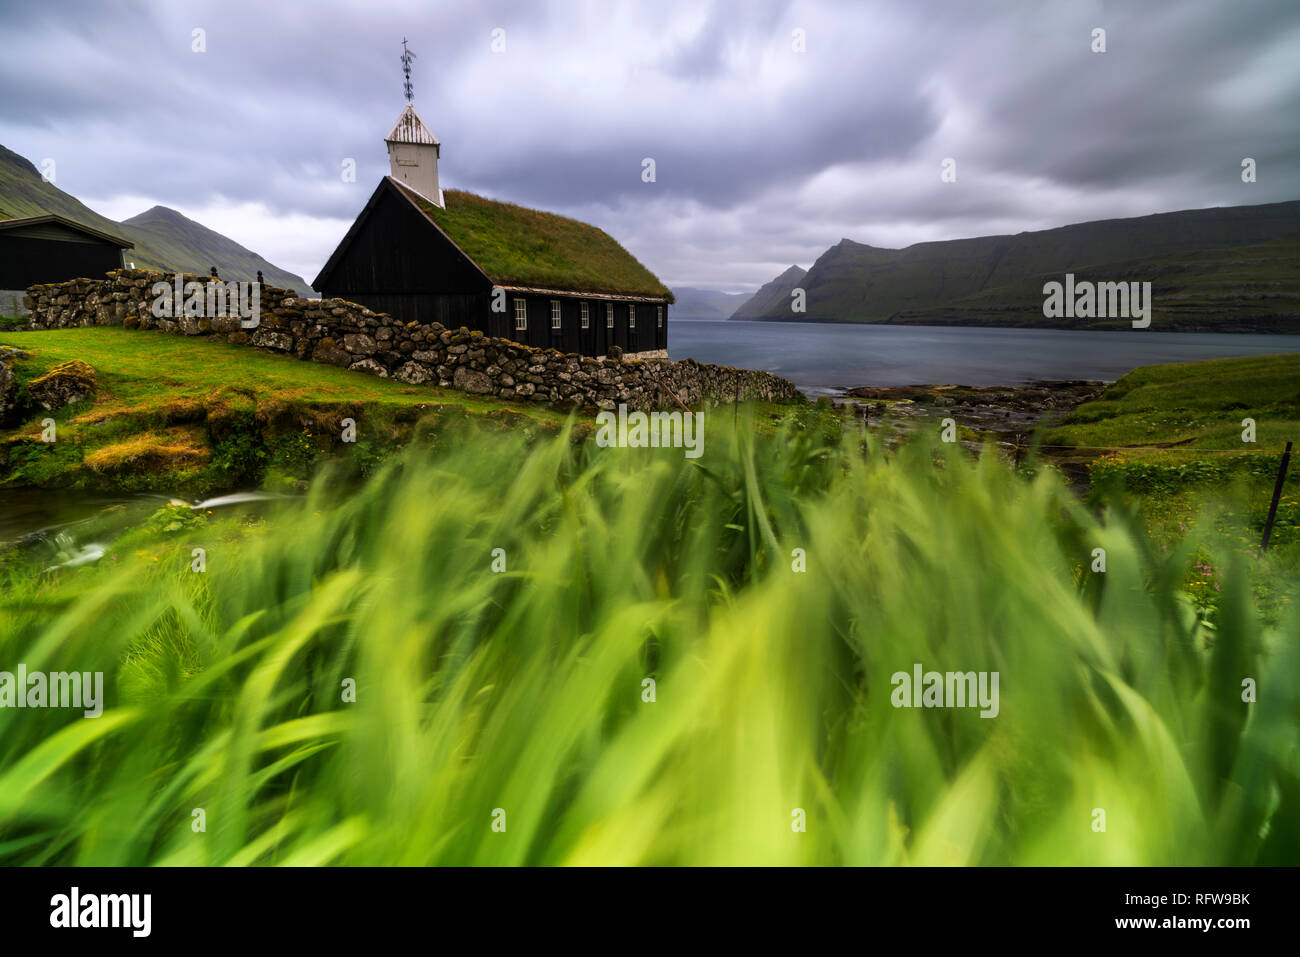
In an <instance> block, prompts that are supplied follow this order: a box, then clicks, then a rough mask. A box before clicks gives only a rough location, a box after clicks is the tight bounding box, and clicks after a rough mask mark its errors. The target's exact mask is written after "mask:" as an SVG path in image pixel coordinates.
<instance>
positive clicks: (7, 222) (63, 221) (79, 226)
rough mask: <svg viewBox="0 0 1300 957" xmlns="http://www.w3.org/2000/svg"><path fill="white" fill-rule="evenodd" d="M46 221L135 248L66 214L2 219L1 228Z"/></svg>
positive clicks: (114, 243)
mask: <svg viewBox="0 0 1300 957" xmlns="http://www.w3.org/2000/svg"><path fill="white" fill-rule="evenodd" d="M44 223H56V224H58V225H60V226H65V227H67V228H68V229H74V230H76V231H77V232H79V233H85V234H86V235H87V236H94V237H95V238H97V239H102V240H104V242H106V243H111V244H112V245H114V246H118V247H120V248H122V249H134V248H135V243H133V242H131V240H129V239H123V238H122V237H121V236H114V235H113V234H112V233H106V232H103V231H101V230H98V229H92V228H91V227H89V226H87V225H85V224H84V223H79V222H77V221H76V220H75V219H68V218H67V217H66V216H59V215H57V214H55V213H47V214H45V215H43V216H27V217H25V218H23V219H0V230H4V229H21V228H23V227H26V226H39V225H42V224H44Z"/></svg>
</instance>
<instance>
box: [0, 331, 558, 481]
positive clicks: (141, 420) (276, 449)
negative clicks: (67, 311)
mask: <svg viewBox="0 0 1300 957" xmlns="http://www.w3.org/2000/svg"><path fill="white" fill-rule="evenodd" d="M0 344H4V345H10V346H16V347H18V348H21V349H24V350H26V351H27V352H28V353H29V354H30V355H29V357H28V358H26V359H23V360H20V361H19V362H18V364H17V371H18V373H19V376H20V378H22V379H25V380H30V379H32V378H35V377H36V376H38V375H40V374H42V373H44V372H46V371H48V370H49V369H51V368H53V367H54V366H55V365H58V364H59V363H61V362H65V361H68V360H70V359H81V360H83V361H85V362H87V363H89V364H90V365H91V366H92V367H94V369H95V370H96V373H97V377H98V383H99V391H98V393H97V395H96V396H95V398H94V399H93V400H92V401H90V402H87V403H81V404H79V405H77V406H74V407H69V408H67V409H63V410H60V411H59V412H57V413H55V414H54V416H53V417H54V418H55V420H56V422H57V425H58V441H57V442H55V443H53V444H47V443H43V442H41V441H40V430H41V426H40V420H41V419H42V418H44V416H43V415H33V416H31V417H30V418H29V419H28V420H27V421H26V422H24V423H22V424H20V425H19V426H18V427H16V428H13V429H10V430H8V431H0V483H4V482H15V483H18V484H25V485H73V486H81V487H108V488H114V489H160V490H167V491H177V490H180V489H189V490H193V491H199V492H202V491H209V490H212V489H217V488H224V487H234V486H236V485H248V484H250V483H257V482H260V481H262V479H263V478H265V477H266V473H267V472H268V470H272V471H274V472H275V473H276V474H277V475H280V476H282V477H288V478H296V479H302V478H306V477H308V476H309V475H310V474H311V473H312V472H313V471H314V469H315V468H316V466H317V465H318V464H319V460H320V459H321V458H322V457H324V456H327V455H345V456H347V457H356V456H361V457H375V456H380V455H382V454H386V453H387V452H388V451H390V450H391V449H393V448H396V447H397V446H400V445H402V444H404V443H405V442H406V441H408V440H409V439H410V437H411V435H413V434H414V433H415V431H416V430H417V428H423V427H436V426H437V425H438V424H439V423H441V422H445V421H448V420H450V419H469V420H472V421H475V422H477V423H479V424H480V425H481V426H482V427H485V428H489V429H491V430H494V431H499V430H501V429H514V428H523V429H525V430H526V431H537V430H543V431H549V432H554V431H556V430H558V429H559V428H560V427H561V425H562V423H563V422H564V420H565V415H564V414H563V413H561V412H558V411H556V410H554V409H549V408H545V407H541V406H538V405H531V404H523V403H513V402H505V401H502V400H497V399H485V398H479V397H474V396H469V395H466V394H465V393H462V392H456V391H453V390H449V389H437V388H433V387H429V386H412V385H407V384H405V383H402V382H396V381H393V380H390V379H380V378H378V377H375V376H369V375H363V374H360V373H357V372H349V371H348V370H346V369H340V368H337V367H335V366H328V365H321V364H318V363H314V362H303V361H302V360H300V359H295V358H292V357H289V356H283V355H276V354H272V353H266V352H259V351H257V350H254V349H250V348H248V347H246V346H234V345H226V344H224V343H214V342H208V341H206V340H203V339H198V338H191V337H182V336H172V335H165V334H161V333H150V332H139V331H134V330H128V329H121V328H117V327H94V328H86V329H61V330H50V331H44V332H19V333H5V334H0ZM343 418H351V419H353V420H354V421H355V422H356V426H357V432H358V440H357V442H356V443H352V444H344V443H342V441H341V435H342V431H341V426H340V423H341V421H342V419H343Z"/></svg>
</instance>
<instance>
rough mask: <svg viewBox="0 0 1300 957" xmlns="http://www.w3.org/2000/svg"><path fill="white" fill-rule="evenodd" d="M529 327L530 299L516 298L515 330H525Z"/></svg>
mask: <svg viewBox="0 0 1300 957" xmlns="http://www.w3.org/2000/svg"><path fill="white" fill-rule="evenodd" d="M527 329H528V300H527V299H516V300H515V332H524V331H525V330H527Z"/></svg>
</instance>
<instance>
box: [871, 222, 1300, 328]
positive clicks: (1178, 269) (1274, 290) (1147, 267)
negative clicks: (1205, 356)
mask: <svg viewBox="0 0 1300 957" xmlns="http://www.w3.org/2000/svg"><path fill="white" fill-rule="evenodd" d="M1073 272H1074V278H1075V283H1076V284H1077V283H1080V282H1094V283H1096V282H1127V283H1133V282H1149V283H1151V299H1152V301H1153V308H1152V325H1151V328H1152V329H1161V330H1164V331H1166V332H1225V331H1231V332H1297V331H1300V232H1298V233H1292V234H1291V235H1290V236H1284V237H1282V238H1281V239H1273V240H1269V241H1268V242H1264V243H1255V244H1253V245H1250V246H1228V247H1222V248H1218V249H1203V250H1195V251H1193V252H1190V253H1177V254H1174V255H1172V256H1155V257H1148V258H1143V259H1130V260H1125V261H1122V262H1117V263H1105V264H1103V265H1099V266H1084V267H1082V268H1080V269H1076V270H1073ZM1048 280H1056V281H1058V282H1059V281H1061V275H1060V274H1059V273H1057V274H1045V275H1041V276H1035V277H1034V278H1032V279H1024V280H1020V281H1019V282H1014V283H1008V284H1006V285H1002V286H995V287H994V288H992V289H988V290H985V291H983V292H978V293H975V294H974V295H971V296H964V297H962V298H960V299H954V300H952V301H950V302H947V303H944V304H942V305H940V306H933V307H929V308H925V309H907V310H902V311H900V312H897V313H895V314H894V315H893V316H891V317H890V318H889V319H887V320H885V321H886V322H887V323H912V324H916V325H942V324H944V323H952V324H957V325H968V326H1039V327H1044V326H1055V327H1058V328H1070V329H1087V328H1092V329H1128V328H1131V325H1130V323H1131V320H1129V319H1091V320H1089V319H1060V320H1048V319H1045V318H1044V317H1043V312H1042V309H1043V283H1045V282H1047V281H1048Z"/></svg>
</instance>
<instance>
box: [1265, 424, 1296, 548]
mask: <svg viewBox="0 0 1300 957" xmlns="http://www.w3.org/2000/svg"><path fill="white" fill-rule="evenodd" d="M1290 464H1291V443H1290V442H1288V443H1287V444H1286V451H1285V452H1283V453H1282V464H1281V465H1280V466H1278V470H1277V484H1276V485H1274V486H1273V501H1272V502H1270V503H1269V506H1268V519H1267V520H1266V521H1265V522H1264V539H1263V541H1261V542H1260V543H1259V550H1260V551H1261V552H1263V551H1268V539H1269V536H1271V535H1272V534H1273V519H1275V518H1277V503H1278V501H1279V500H1280V499H1281V498H1282V483H1283V482H1285V481H1286V468H1287V466H1288V465H1290Z"/></svg>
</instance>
